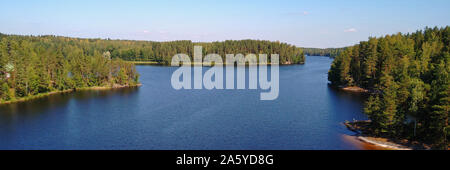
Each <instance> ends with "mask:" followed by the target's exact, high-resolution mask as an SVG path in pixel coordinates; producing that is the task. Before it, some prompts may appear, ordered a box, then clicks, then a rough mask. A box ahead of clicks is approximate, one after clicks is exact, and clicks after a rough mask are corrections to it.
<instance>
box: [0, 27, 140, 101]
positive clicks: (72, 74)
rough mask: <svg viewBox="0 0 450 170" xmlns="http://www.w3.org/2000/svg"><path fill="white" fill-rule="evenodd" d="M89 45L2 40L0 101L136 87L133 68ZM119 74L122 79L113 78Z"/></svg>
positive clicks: (71, 41)
mask: <svg viewBox="0 0 450 170" xmlns="http://www.w3.org/2000/svg"><path fill="white" fill-rule="evenodd" d="M93 42H96V41H93ZM93 42H92V41H91V40H86V39H74V38H65V37H54V36H39V37H34V36H13V35H7V36H3V38H1V39H0V80H1V82H2V83H1V84H0V85H1V88H0V97H1V99H0V101H2V102H6V101H11V100H15V99H16V98H26V97H30V96H35V95H39V94H41V93H48V92H53V91H62V90H68V89H74V88H83V87H93V86H115V85H120V86H126V85H135V84H137V83H138V74H137V72H136V70H135V68H134V65H133V64H131V63H129V62H125V61H123V60H121V59H111V58H110V53H109V51H105V49H103V48H100V47H99V46H98V44H95V43H93ZM119 70H121V74H122V75H126V76H122V75H121V76H120V77H119V75H118V74H114V73H115V72H119ZM118 79H120V81H116V80H118Z"/></svg>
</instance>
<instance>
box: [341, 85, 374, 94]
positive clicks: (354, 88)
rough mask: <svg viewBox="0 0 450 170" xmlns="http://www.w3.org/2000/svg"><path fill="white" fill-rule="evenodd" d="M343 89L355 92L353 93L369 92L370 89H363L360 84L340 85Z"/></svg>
mask: <svg viewBox="0 0 450 170" xmlns="http://www.w3.org/2000/svg"><path fill="white" fill-rule="evenodd" d="M339 89H340V90H342V91H347V92H353V93H369V90H367V89H363V88H361V87H358V86H339Z"/></svg>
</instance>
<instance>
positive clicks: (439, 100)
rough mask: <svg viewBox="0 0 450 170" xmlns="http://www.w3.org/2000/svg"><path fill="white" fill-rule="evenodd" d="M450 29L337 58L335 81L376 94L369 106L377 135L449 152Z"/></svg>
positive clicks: (378, 43)
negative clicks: (415, 142) (406, 140)
mask: <svg viewBox="0 0 450 170" xmlns="http://www.w3.org/2000/svg"><path fill="white" fill-rule="evenodd" d="M449 41H450V28H449V27H448V26H447V27H445V28H437V27H435V28H426V29H425V30H423V31H417V32H415V33H409V34H401V33H398V34H396V35H388V36H385V37H381V38H369V41H364V42H361V43H360V44H358V45H355V46H353V47H350V48H348V49H346V50H345V51H344V52H342V53H341V54H340V55H339V56H337V57H336V59H335V61H334V62H333V64H332V66H331V69H330V72H329V80H330V81H331V83H332V84H334V85H338V86H359V87H362V88H365V89H370V90H371V91H372V92H373V93H372V95H371V97H370V98H369V100H368V101H367V103H366V106H365V113H366V114H367V115H368V116H369V118H370V119H371V120H372V123H371V124H372V125H371V126H372V127H371V128H372V129H373V131H374V133H375V134H376V135H380V136H390V137H401V138H407V139H413V140H419V141H422V142H425V143H428V144H432V145H433V146H434V147H435V148H440V149H446V148H448V139H449V137H450V126H449V125H448V118H449V109H450V98H449V95H450V88H449V72H450V64H449V59H450V54H449V52H450V45H449Z"/></svg>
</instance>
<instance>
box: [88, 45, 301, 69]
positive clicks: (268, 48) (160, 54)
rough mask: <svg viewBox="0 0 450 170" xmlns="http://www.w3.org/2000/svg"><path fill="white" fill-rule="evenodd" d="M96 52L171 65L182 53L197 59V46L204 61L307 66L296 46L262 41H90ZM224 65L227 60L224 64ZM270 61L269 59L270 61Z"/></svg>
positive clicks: (129, 59)
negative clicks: (275, 58)
mask: <svg viewBox="0 0 450 170" xmlns="http://www.w3.org/2000/svg"><path fill="white" fill-rule="evenodd" d="M90 42H91V43H92V46H93V47H94V48H96V49H101V50H103V51H109V52H110V53H111V57H113V58H121V59H124V60H127V61H147V62H156V63H159V64H163V65H169V64H170V62H171V61H172V57H173V56H174V55H175V54H179V53H183V54H187V55H189V56H190V57H191V59H192V57H193V56H194V54H193V53H194V46H197V45H198V46H202V47H203V57H204V56H206V55H207V54H211V53H215V54H219V55H220V56H221V57H222V58H223V59H225V57H226V54H244V55H246V54H268V55H269V56H270V54H279V55H280V63H281V64H301V63H304V62H305V58H304V55H303V51H302V50H301V49H300V48H297V47H295V46H292V45H289V44H286V43H279V42H270V41H260V40H239V41H236V40H228V41H224V42H211V43H193V42H191V41H172V42H151V41H118V40H99V39H97V40H91V41H90ZM224 61H225V60H224ZM269 61H270V57H269Z"/></svg>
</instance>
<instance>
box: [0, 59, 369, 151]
mask: <svg viewBox="0 0 450 170" xmlns="http://www.w3.org/2000/svg"><path fill="white" fill-rule="evenodd" d="M331 62H332V59H330V58H328V57H307V64H305V65H293V66H283V67H280V95H279V98H278V99H277V100H274V101H260V100H259V97H260V96H259V95H260V92H261V91H260V90H212V91H208V90H181V91H176V90H174V89H173V88H172V86H171V82H170V79H171V75H172V72H173V71H174V70H175V69H177V68H171V67H159V66H137V69H138V71H139V73H140V74H141V82H142V83H143V86H142V87H140V88H129V89H116V90H108V91H83V92H75V93H66V94H57V95H53V96H49V97H44V98H41V99H36V100H32V101H29V102H23V103H16V104H8V105H0V149H157V150H161V149H163V150H166V149H169V150H172V149H214V150H223V149H237V150H240V149H257V150H260V149H261V150H303V149H319V150H323V149H360V146H356V145H355V144H353V143H351V142H348V141H346V140H345V139H344V138H343V137H342V136H343V134H352V133H351V132H349V131H348V130H346V128H345V127H344V126H343V125H342V124H341V123H342V122H343V121H345V120H352V119H354V118H355V119H364V118H365V116H364V115H363V114H362V112H361V110H362V102H361V101H362V100H363V97H362V96H359V95H357V94H348V93H344V92H340V91H337V90H335V89H333V88H330V87H329V86H328V84H327V72H328V69H329V67H330V63H331Z"/></svg>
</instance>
